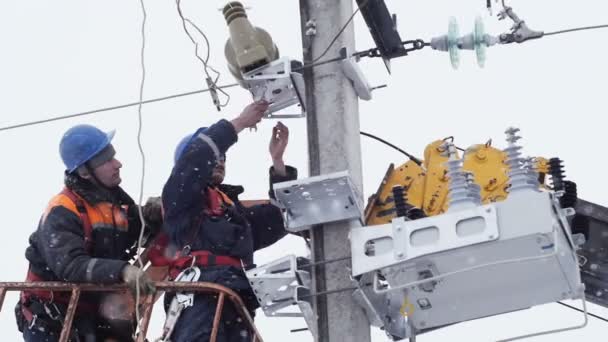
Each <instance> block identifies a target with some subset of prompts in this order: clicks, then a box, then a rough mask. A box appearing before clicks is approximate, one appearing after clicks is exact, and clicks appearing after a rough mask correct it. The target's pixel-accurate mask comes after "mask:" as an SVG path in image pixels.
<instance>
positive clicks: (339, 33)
mask: <svg viewBox="0 0 608 342" xmlns="http://www.w3.org/2000/svg"><path fill="white" fill-rule="evenodd" d="M368 2H369V0H367V1H365V2H364V3H362V4H361V5H359V6H358V7H357V9H356V10H355V11H354V12H353V14H351V16H350V17H349V18H348V20H347V21H346V23H345V24H344V25H342V28H341V29H340V31H338V33H337V34H336V35H335V36H334V38H333V39H332V40H331V42H330V43H329V45H327V47H326V48H325V50H324V51H323V53H321V55H319V57H317V58H315V59H313V60H312V61H311V62H310V64H314V63H316V62H318V61H319V60H320V59H321V58H323V57H324V56H325V55H326V54H327V52H329V49H331V47H332V46H333V45H334V44H335V43H336V41H337V40H338V38H340V36H341V35H342V33H344V30H346V28H347V27H348V25H349V24H350V23H351V21H353V19H354V18H355V16H356V15H357V13H359V10H360V9H361V7H364V6H366V5H367V3H368Z"/></svg>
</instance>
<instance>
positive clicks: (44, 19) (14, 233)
mask: <svg viewBox="0 0 608 342" xmlns="http://www.w3.org/2000/svg"><path fill="white" fill-rule="evenodd" d="M225 2H226V1H218V0H205V1H193V0H183V10H184V14H185V15H186V16H187V17H189V18H190V19H191V20H193V21H194V22H196V23H197V24H198V25H199V26H200V27H201V28H202V29H203V30H204V31H205V32H206V33H207V35H208V37H209V40H210V41H211V64H212V65H213V66H214V67H216V68H218V69H219V70H221V71H223V77H222V78H221V81H220V83H233V82H234V80H233V79H232V77H231V76H230V74H228V72H227V68H226V66H225V60H224V57H223V44H224V42H225V40H226V38H227V35H228V31H227V28H226V25H225V22H224V19H223V17H222V15H221V12H220V11H218V8H220V7H222V5H223V4H224V3H225ZM386 2H387V5H388V6H389V8H390V10H391V11H392V12H395V13H397V14H398V17H399V30H400V33H401V36H402V38H403V39H412V38H423V39H425V40H430V38H431V37H433V36H435V35H439V34H443V33H445V32H446V31H447V22H448V17H449V16H452V15H453V16H455V17H456V18H457V19H458V20H459V22H460V23H461V33H468V31H469V30H471V28H472V26H473V20H474V18H475V16H476V15H477V14H482V15H483V16H484V17H485V19H486V27H487V28H488V31H489V32H490V33H494V34H498V33H500V32H503V31H505V30H506V29H507V28H508V27H509V23H507V22H498V21H497V20H496V19H495V18H488V15H487V12H486V11H485V1H483V0H466V1H463V0H461V1H447V0H444V1H440V0H426V1H403V0H400V1H398V0H387V1H386ZM511 3H512V5H513V6H514V8H515V10H516V12H517V13H518V14H519V15H520V16H521V17H522V18H523V19H524V20H526V21H527V22H528V24H529V25H530V26H531V27H532V28H534V29H538V30H545V31H547V32H549V31H554V30H558V29H562V28H570V27H576V26H584V25H596V24H606V23H608V19H607V17H606V13H608V3H606V2H605V1H599V0H585V1H549V0H539V1H534V2H530V1H511ZM246 5H248V6H251V7H252V9H251V10H250V11H249V16H250V19H251V21H252V22H253V23H254V24H255V25H257V26H261V27H263V28H265V29H266V30H267V31H268V32H270V33H271V34H272V36H273V38H274V39H275V42H276V43H277V45H278V46H279V49H280V51H281V54H282V55H284V56H291V57H294V58H298V59H301V56H302V51H301V39H300V20H299V5H298V1H296V0H290V1H276V0H275V1H270V0H265V1H263V0H250V1H246ZM146 6H147V11H148V26H147V28H146V33H147V43H148V44H147V47H146V68H147V75H146V78H147V82H146V85H145V95H144V98H154V97H160V96H166V95H171V94H175V93H179V92H186V91H191V90H196V89H201V88H204V87H206V84H205V82H204V78H203V74H202V69H201V65H200V63H199V61H198V60H197V59H196V58H195V57H194V53H193V51H194V48H193V46H192V45H191V43H190V41H189V40H188V38H187V37H186V36H185V35H184V33H183V31H182V28H181V26H180V25H181V24H180V21H179V18H178V16H177V13H176V10H175V5H174V2H173V1H158V0H157V1H150V0H148V1H146ZM141 18H142V17H141V9H140V7H139V1H136V0H131V1H125V0H120V1H119V0H104V1H90V0H89V1H83V0H79V1H76V0H71V1H67V0H61V1H53V2H49V1H43V0H20V1H2V2H0V42H2V48H1V52H0V93H1V94H3V96H2V100H0V113H1V114H0V127H3V126H7V125H11V124H16V123H20V122H26V121H32V120H39V119H44V118H48V117H51V116H56V115H64V114H71V113H75V112H79V111H85V110H91V109H96V108H101V107H105V106H114V105H120V104H124V103H129V102H134V101H136V100H137V98H138V91H139V82H140V77H141V70H140V67H139V59H140V56H139V49H140V46H141V39H140V24H141ZM355 27H356V39H357V48H358V49H359V50H363V49H368V48H370V47H372V46H373V42H372V40H371V37H370V35H369V33H368V31H367V28H366V26H365V24H364V22H363V20H362V18H361V17H360V16H357V18H356V19H355ZM319 32H320V33H321V34H333V32H324V31H323V28H319ZM607 35H608V30H605V31H599V30H598V31H589V32H583V33H574V34H569V35H562V36H555V37H546V38H544V39H542V40H540V41H533V42H528V43H526V44H524V45H511V46H500V47H494V48H491V49H490V50H489V51H488V61H487V63H486V68H485V69H479V68H477V66H476V64H475V58H474V55H473V53H470V52H465V53H463V55H462V60H461V69H460V70H459V71H453V70H452V69H451V67H450V65H449V60H448V56H447V54H444V53H440V52H435V51H432V50H424V51H421V52H417V53H413V54H412V55H411V56H409V57H405V58H401V59H398V60H394V61H393V74H392V75H391V76H389V75H388V74H387V73H386V71H385V69H384V66H383V64H382V63H381V61H380V60H378V59H375V60H363V61H362V63H361V66H362V68H363V69H364V71H365V73H366V74H367V76H368V78H369V80H370V82H371V83H372V84H374V85H379V84H385V83H386V84H388V88H385V89H382V90H378V91H377V92H375V93H374V99H373V100H372V101H370V102H362V103H361V104H360V120H361V129H362V130H364V131H367V132H370V133H374V134H377V135H380V136H382V137H383V138H385V139H387V140H389V141H391V142H393V143H394V144H396V145H398V146H400V147H402V148H403V149H405V150H407V151H408V152H410V153H413V154H415V155H418V156H421V155H422V152H423V149H424V146H425V145H426V144H427V143H429V142H431V141H433V140H435V139H438V138H443V137H446V136H450V135H454V136H455V137H456V143H457V144H458V145H460V146H465V147H466V146H468V145H471V144H474V143H480V142H485V141H486V140H487V139H488V138H493V139H494V142H495V146H504V143H503V142H504V138H503V137H504V134H503V131H504V129H505V128H506V127H508V126H511V125H515V126H517V127H520V128H521V130H522V135H523V137H524V139H523V144H524V152H525V153H526V154H530V155H542V156H546V157H553V156H559V157H561V158H562V159H564V160H565V163H566V170H567V175H568V177H569V178H570V179H572V180H574V181H576V182H577V183H578V188H579V195H580V197H582V198H584V199H586V200H589V201H592V202H596V203H599V204H602V205H608V201H607V200H606V198H605V194H606V192H607V190H608V186H607V185H606V184H605V183H603V181H602V179H601V177H603V176H604V175H605V172H606V169H608V161H607V159H606V158H605V156H604V155H603V154H602V152H603V149H602V148H601V146H603V143H604V132H605V128H604V126H605V124H604V122H605V118H603V117H604V115H605V112H606V109H605V108H606V106H605V105H606V102H605V99H606V95H605V84H606V79H607V78H608V66H607V64H606V60H608V47H607V45H606V44H605V42H606V36H607ZM229 91H230V94H231V95H232V101H231V102H230V105H229V107H228V108H227V109H225V110H223V111H222V112H221V113H218V112H217V111H216V110H215V108H214V107H213V105H212V102H211V99H210V97H209V95H208V94H201V95H195V96H190V97H187V98H181V99H176V100H170V101H166V102H162V103H155V104H150V105H146V106H144V108H143V114H144V115H143V117H144V126H143V144H144V149H145V151H146V157H147V158H146V159H147V167H146V181H145V189H144V192H145V195H146V196H150V195H157V194H159V192H160V190H161V187H162V185H163V184H164V182H165V180H166V178H167V176H168V174H169V172H170V169H171V166H172V156H173V150H174V147H175V144H176V143H177V141H179V139H180V138H181V137H182V136H183V135H185V134H186V133H188V132H190V131H193V130H194V129H195V128H196V127H198V126H201V125H209V124H211V123H213V122H215V121H217V120H218V119H220V118H223V117H226V118H232V117H234V116H235V115H236V114H237V113H239V112H240V110H241V109H242V107H243V106H244V105H245V104H246V103H248V102H249V101H250V95H249V94H248V93H247V92H246V91H245V90H243V89H241V88H233V89H230V90H229ZM327 114H329V113H327ZM78 123H90V124H94V125H97V126H99V127H101V128H102V129H105V130H109V129H113V128H116V129H117V135H116V138H115V140H114V145H115V147H116V149H117V151H118V155H117V157H118V158H119V159H120V160H121V161H122V162H123V164H124V167H123V172H122V175H123V184H122V185H123V187H124V188H125V189H126V190H127V192H129V193H130V194H131V195H132V196H133V197H134V198H137V194H138V190H139V180H140V176H141V175H140V160H141V159H140V156H139V154H138V150H137V144H136V133H137V109H136V107H132V108H128V109H122V110H116V111H113V112H107V113H103V114H99V115H94V116H88V117H82V118H78V119H71V120H65V121H59V122H54V123H48V124H43V125H38V126H34V127H28V128H22V129H16V130H11V131H4V132H0V146H1V148H0V153H1V156H2V166H3V167H2V177H0V189H2V190H1V191H2V194H3V196H0V208H2V214H3V222H4V227H3V228H4V237H3V240H4V243H5V247H4V248H2V249H1V252H0V255H1V258H2V260H4V261H2V265H3V270H2V273H1V274H2V276H1V280H3V281H20V280H23V279H24V277H25V272H26V269H27V262H26V260H25V258H24V250H25V247H26V246H27V238H28V236H29V234H30V233H31V232H32V231H33V230H34V229H35V228H36V224H37V222H38V219H39V217H40V214H41V213H42V211H43V209H44V208H45V206H46V203H47V202H48V200H49V199H50V198H51V197H52V196H53V195H54V194H56V193H57V192H59V191H60V190H61V187H62V171H63V165H62V164H61V161H60V158H59V154H58V144H59V139H60V137H61V135H62V133H63V132H64V131H65V130H67V129H68V128H69V127H71V126H72V125H75V124H78ZM285 123H286V124H287V125H288V126H289V127H290V128H291V130H292V136H291V142H290V146H289V148H288V151H287V155H286V159H287V161H288V163H290V164H292V165H294V166H296V167H298V168H299V169H300V172H301V176H302V177H305V176H306V174H307V151H306V129H305V122H304V120H289V121H286V122H285ZM271 126H272V123H271V122H263V123H262V124H261V125H260V127H259V130H258V131H257V133H250V132H245V133H243V134H242V135H241V136H240V139H241V140H240V142H239V144H237V145H236V146H235V147H233V148H232V149H231V150H230V152H229V156H228V158H229V166H228V170H227V171H228V175H227V182H231V183H236V184H239V183H240V184H244V185H245V186H246V188H247V196H246V197H247V198H261V197H263V196H265V192H266V190H267V189H266V187H267V180H266V177H267V176H266V175H267V166H266V165H269V163H270V158H269V157H268V154H267V141H268V137H269V134H270V128H271ZM364 139H365V138H364ZM361 143H362V152H363V163H364V164H363V171H364V172H363V174H364V193H365V197H366V198H367V196H369V195H370V194H371V193H372V192H373V191H375V189H376V188H377V186H378V184H379V182H380V181H381V178H382V176H383V175H384V172H385V171H386V168H387V166H388V164H389V163H391V162H393V163H397V164H400V163H402V162H404V161H405V160H404V158H403V156H402V155H401V154H399V153H397V152H395V151H393V150H391V149H389V148H386V147H385V146H383V145H380V144H378V143H376V142H374V141H370V140H362V142H361ZM294 252H295V253H298V254H299V255H304V254H305V253H306V251H305V248H304V246H303V243H301V242H300V241H299V240H297V239H295V238H286V239H284V240H283V241H281V242H280V243H277V244H276V245H275V246H273V247H271V248H268V249H266V250H264V251H262V252H260V253H258V255H257V262H258V264H263V263H265V262H268V261H270V260H273V259H277V258H279V257H281V256H283V255H284V254H286V253H294ZM16 298H17V294H16V293H11V294H9V295H8V296H7V298H6V300H5V303H4V310H3V311H2V313H0V331H2V332H3V338H2V339H3V340H6V341H15V340H19V339H20V336H19V335H18V333H17V330H16V326H15V323H14V318H13V313H12V311H13V310H12V308H13V305H14V303H15V301H16ZM574 304H577V305H578V303H574ZM589 309H590V311H592V312H594V313H596V314H600V315H603V316H605V317H608V310H607V309H604V308H601V307H598V306H595V305H589ZM163 321H164V313H162V312H160V311H158V310H157V311H156V312H155V315H154V317H153V321H152V324H151V329H150V331H151V333H150V334H149V336H151V337H156V336H158V332H159V330H160V328H161V326H162V322H163ZM581 321H582V315H581V314H578V313H576V312H574V311H572V310H569V309H567V308H564V307H562V306H559V305H557V304H549V305H545V306H542V307H537V308H534V309H531V310H526V311H522V312H517V313H512V314H508V315H502V316H498V317H493V318H487V319H483V320H478V321H475V322H467V323H463V324H458V325H455V326H452V327H449V328H445V329H441V330H439V331H436V332H432V333H429V334H427V335H423V336H421V337H419V340H420V341H425V342H426V341H428V342H432V341H445V340H448V339H449V340H457V341H458V340H465V339H466V340H467V341H471V342H476V341H492V340H496V339H498V338H506V337H511V336H514V335H519V334H522V333H529V332H534V331H538V330H543V329H550V328H558V327H563V326H566V325H574V324H577V323H579V322H581ZM256 322H257V324H258V327H259V328H260V329H261V332H262V334H263V335H264V337H265V340H266V341H284V340H286V339H289V340H290V341H292V342H296V341H309V340H311V338H310V335H309V334H308V333H306V332H302V333H296V334H291V333H289V330H290V329H294V328H301V327H304V326H305V324H304V322H303V321H302V320H296V319H279V318H271V319H267V318H265V317H264V316H263V314H262V313H261V312H260V313H259V314H258V318H257V320H256ZM606 336H608V325H606V323H604V322H601V321H598V320H595V319H593V318H591V319H590V321H589V326H588V327H587V328H586V329H584V330H578V331H574V332H568V333H563V334H559V335H553V336H548V337H541V338H536V339H530V341H572V340H577V341H578V340H581V341H582V340H585V341H600V340H604V339H605V338H606ZM345 340H350V338H348V337H345ZM385 340H386V338H385V337H384V336H383V334H382V333H381V332H375V333H374V341H385Z"/></svg>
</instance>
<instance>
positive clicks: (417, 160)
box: [359, 131, 422, 165]
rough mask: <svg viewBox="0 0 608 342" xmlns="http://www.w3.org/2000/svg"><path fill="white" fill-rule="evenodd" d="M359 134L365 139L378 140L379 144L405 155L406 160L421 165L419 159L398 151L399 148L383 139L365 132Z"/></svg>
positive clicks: (400, 150)
mask: <svg viewBox="0 0 608 342" xmlns="http://www.w3.org/2000/svg"><path fill="white" fill-rule="evenodd" d="M359 133H360V134H361V135H363V136H366V137H368V138H372V139H375V140H378V141H379V142H381V143H383V144H385V145H388V146H390V147H392V148H394V149H395V150H397V151H399V152H401V153H403V154H405V155H406V156H407V157H408V158H409V159H410V160H411V161H413V162H414V163H416V164H418V165H422V161H421V160H420V159H418V158H416V157H414V156H413V155H411V154H409V153H407V152H405V151H404V150H402V149H400V148H399V147H397V146H395V145H393V144H391V143H389V142H388V141H386V140H384V139H382V138H379V137H377V136H375V135H373V134H370V133H367V132H363V131H360V132H359Z"/></svg>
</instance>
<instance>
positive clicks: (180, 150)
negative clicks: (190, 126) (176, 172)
mask: <svg viewBox="0 0 608 342" xmlns="http://www.w3.org/2000/svg"><path fill="white" fill-rule="evenodd" d="M193 135H194V134H188V135H186V136H185V137H183V138H182V140H180V141H179V143H178V144H177V147H176V148H175V152H174V153H173V162H175V163H177V161H178V160H179V158H180V157H181V156H182V154H184V150H186V146H188V144H189V143H190V140H192V136H193Z"/></svg>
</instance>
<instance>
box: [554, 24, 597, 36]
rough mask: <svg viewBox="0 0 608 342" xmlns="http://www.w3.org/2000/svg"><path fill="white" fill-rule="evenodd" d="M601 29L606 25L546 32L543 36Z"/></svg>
mask: <svg viewBox="0 0 608 342" xmlns="http://www.w3.org/2000/svg"><path fill="white" fill-rule="evenodd" d="M602 28H608V25H595V26H583V27H575V28H571V29H564V30H559V31H553V32H547V33H545V34H544V35H545V36H552V35H556V34H562V33H570V32H576V31H585V30H596V29H602Z"/></svg>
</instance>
